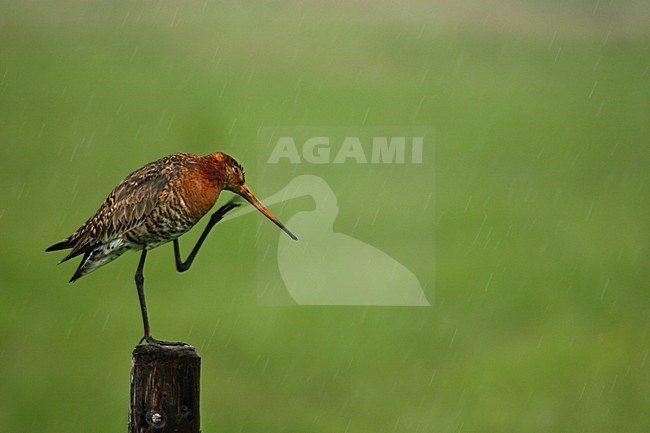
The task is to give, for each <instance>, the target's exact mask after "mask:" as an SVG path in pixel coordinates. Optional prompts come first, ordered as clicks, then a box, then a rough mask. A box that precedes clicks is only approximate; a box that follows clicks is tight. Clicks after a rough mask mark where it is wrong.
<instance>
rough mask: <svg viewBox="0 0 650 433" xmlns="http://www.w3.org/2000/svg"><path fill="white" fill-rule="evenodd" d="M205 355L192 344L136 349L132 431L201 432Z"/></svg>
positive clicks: (132, 371) (133, 369)
mask: <svg viewBox="0 0 650 433" xmlns="http://www.w3.org/2000/svg"><path fill="white" fill-rule="evenodd" d="M200 375H201V358H200V357H199V355H198V354H197V353H196V351H195V350H194V348H193V347H192V346H158V345H153V344H148V345H145V346H137V347H136V348H135V349H134V350H133V362H132V367H131V401H130V404H129V433H171V432H177V433H199V432H200V430H199V426H200V424H199V384H200Z"/></svg>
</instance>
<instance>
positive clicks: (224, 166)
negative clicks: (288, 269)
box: [212, 152, 298, 240]
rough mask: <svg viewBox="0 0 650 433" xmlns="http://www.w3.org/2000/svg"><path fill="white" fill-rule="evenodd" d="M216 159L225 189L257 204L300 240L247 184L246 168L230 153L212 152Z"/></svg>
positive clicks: (275, 221)
mask: <svg viewBox="0 0 650 433" xmlns="http://www.w3.org/2000/svg"><path fill="white" fill-rule="evenodd" d="M212 156H213V157H214V159H215V161H216V166H217V169H218V171H219V172H221V173H222V176H223V181H224V186H223V189H225V190H228V191H232V192H234V193H235V194H238V195H240V196H241V197H243V198H244V199H246V201H248V202H249V203H250V204H252V205H253V206H255V208H257V210H259V211H260V212H261V213H263V214H264V216H266V217H267V218H268V219H270V220H271V221H273V222H274V223H275V225H277V226H278V227H280V228H281V229H282V230H283V231H284V232H285V233H286V234H288V235H289V236H290V237H291V239H293V240H298V238H297V237H296V235H294V234H293V233H291V231H290V230H289V229H287V228H286V227H285V226H284V224H282V223H281V222H280V220H278V219H277V218H276V217H275V215H273V214H272V213H271V212H270V211H269V210H268V209H267V208H266V207H264V205H263V204H262V203H261V202H260V201H259V200H258V199H257V197H255V194H253V191H251V189H250V188H249V187H248V185H246V176H245V175H244V168H243V167H242V166H241V165H240V164H239V163H238V162H237V161H235V159H234V158H233V157H231V156H230V155H226V154H225V153H222V152H217V153H214V154H212Z"/></svg>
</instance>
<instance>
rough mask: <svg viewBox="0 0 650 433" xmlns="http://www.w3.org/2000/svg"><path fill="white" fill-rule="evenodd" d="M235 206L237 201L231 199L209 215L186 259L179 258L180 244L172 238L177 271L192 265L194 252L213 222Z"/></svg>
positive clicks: (184, 269)
mask: <svg viewBox="0 0 650 433" xmlns="http://www.w3.org/2000/svg"><path fill="white" fill-rule="evenodd" d="M237 206H239V203H236V202H235V201H234V200H231V201H229V202H228V203H226V204H224V205H223V206H221V207H220V208H219V209H217V211H216V212H215V213H213V214H212V215H211V216H210V221H208V225H207V226H205V229H204V230H203V233H201V237H200V238H199V240H198V241H197V242H196V245H194V248H192V252H191V253H190V255H189V256H188V257H187V260H185V261H183V260H182V259H181V249H180V246H179V245H178V239H174V256H175V258H176V270H177V271H178V272H185V271H187V270H188V269H189V268H190V266H192V262H193V261H194V258H195V257H196V254H197V253H198V252H199V249H200V248H201V245H203V241H205V238H207V237H208V234H209V233H210V230H212V227H214V226H215V224H217V223H218V222H219V221H221V219H222V218H223V217H224V215H226V214H227V213H228V212H230V211H231V210H233V209H234V208H236V207H237Z"/></svg>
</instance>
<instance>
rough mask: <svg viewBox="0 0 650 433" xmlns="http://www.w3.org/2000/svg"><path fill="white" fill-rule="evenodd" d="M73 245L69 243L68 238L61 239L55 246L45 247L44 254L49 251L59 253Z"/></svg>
mask: <svg viewBox="0 0 650 433" xmlns="http://www.w3.org/2000/svg"><path fill="white" fill-rule="evenodd" d="M73 246H74V245H73V244H72V242H70V238H66V239H63V240H62V241H61V242H57V243H56V244H54V245H52V246H49V247H47V249H45V251H46V252H50V251H60V250H67V249H69V248H72V247H73Z"/></svg>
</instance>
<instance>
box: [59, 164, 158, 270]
mask: <svg viewBox="0 0 650 433" xmlns="http://www.w3.org/2000/svg"><path fill="white" fill-rule="evenodd" d="M160 162H161V161H160V160H159V161H154V162H151V163H149V164H147V165H145V166H144V167H142V168H141V169H139V170H137V171H135V172H133V173H131V174H130V175H129V176H127V177H126V179H124V180H123V181H122V182H121V183H120V184H119V185H118V186H117V187H116V188H115V189H114V190H113V191H112V192H111V193H110V194H109V195H108V197H107V198H106V200H105V201H104V203H103V204H102V205H101V207H100V208H99V209H98V210H97V212H96V213H95V215H93V216H92V217H91V218H90V219H89V220H88V221H86V223H85V224H84V225H83V226H81V227H80V228H79V229H78V230H77V231H76V232H74V233H73V234H72V235H71V236H70V237H69V238H68V239H69V245H70V246H71V247H72V251H71V252H70V254H69V255H68V256H66V257H65V258H64V259H63V260H62V261H65V260H68V259H71V258H73V257H76V256H78V255H80V254H83V253H85V252H87V251H90V250H92V249H93V248H94V247H95V246H96V245H98V244H101V243H104V242H107V241H110V240H111V239H114V238H116V237H117V236H119V235H121V234H123V233H125V232H126V231H128V230H130V229H132V228H133V227H137V226H139V225H140V224H142V223H143V222H144V220H145V219H146V217H147V216H148V215H149V214H150V213H151V211H152V210H153V209H154V208H155V207H156V205H157V204H158V202H159V200H160V197H161V195H163V192H164V190H165V188H166V187H167V185H168V181H167V178H166V176H165V175H164V173H163V170H162V169H161V164H160Z"/></svg>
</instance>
